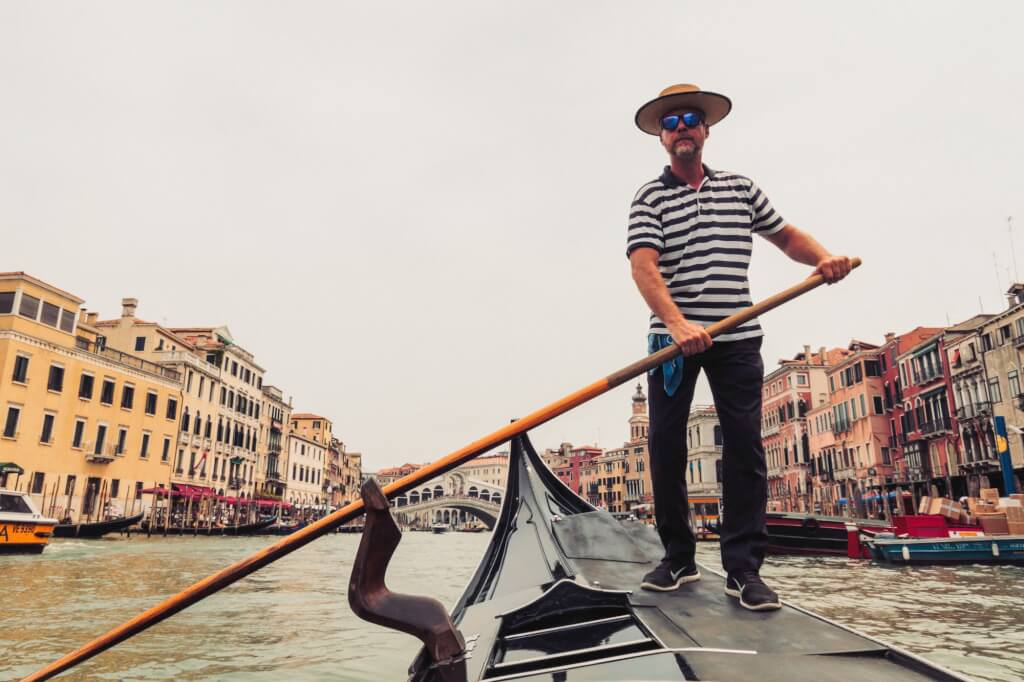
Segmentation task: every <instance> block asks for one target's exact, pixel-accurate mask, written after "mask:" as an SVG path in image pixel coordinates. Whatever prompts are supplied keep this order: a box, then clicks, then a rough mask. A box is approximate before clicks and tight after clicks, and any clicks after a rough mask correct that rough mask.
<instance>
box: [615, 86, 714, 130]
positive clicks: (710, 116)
mask: <svg viewBox="0 0 1024 682" xmlns="http://www.w3.org/2000/svg"><path fill="white" fill-rule="evenodd" d="M688 107H692V108H694V109H700V110H701V111H703V112H704V122H705V123H707V124H708V125H709V126H713V125H715V124H716V123H718V122H719V121H721V120H722V119H723V118H725V117H726V116H728V115H729V111H731V110H732V100H730V99H729V98H728V97H726V96H725V95H720V94H718V93H717V92H706V91H701V92H678V93H675V94H672V95H664V96H662V97H655V98H654V99H652V100H651V101H650V102H648V103H647V104H645V105H643V106H642V107H640V108H639V109H637V112H636V118H635V119H634V120H635V121H636V126H637V128H639V129H640V130H642V131H644V132H645V133H647V134H649V135H660V134H661V119H662V117H664V116H665V115H666V114H667V113H668V112H670V111H672V110H673V109H684V108H688Z"/></svg>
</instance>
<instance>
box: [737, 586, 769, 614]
mask: <svg viewBox="0 0 1024 682" xmlns="http://www.w3.org/2000/svg"><path fill="white" fill-rule="evenodd" d="M725 593H726V594H727V595H729V596H730V597H735V598H736V599H739V600H740V606H742V607H743V608H745V609H747V610H748V611H777V610H779V609H781V608H782V602H777V601H774V602H767V603H765V604H748V603H747V602H745V601H743V595H742V594H740V591H739V590H736V589H733V588H731V587H727V588H725Z"/></svg>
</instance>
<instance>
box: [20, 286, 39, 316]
mask: <svg viewBox="0 0 1024 682" xmlns="http://www.w3.org/2000/svg"><path fill="white" fill-rule="evenodd" d="M18 314H19V315H21V316H22V317H27V318H28V319H30V320H34V319H36V317H38V316H39V299H38V298H36V297H35V296H29V295H28V294H26V293H22V294H21V305H20V306H18Z"/></svg>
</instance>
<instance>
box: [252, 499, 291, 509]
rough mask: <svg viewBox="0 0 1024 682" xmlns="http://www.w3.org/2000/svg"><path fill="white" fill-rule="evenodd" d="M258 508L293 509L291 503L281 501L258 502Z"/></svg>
mask: <svg viewBox="0 0 1024 682" xmlns="http://www.w3.org/2000/svg"><path fill="white" fill-rule="evenodd" d="M256 506H257V507H261V508H264V509H266V508H269V507H281V509H291V508H292V504H291V502H282V501H281V500H256Z"/></svg>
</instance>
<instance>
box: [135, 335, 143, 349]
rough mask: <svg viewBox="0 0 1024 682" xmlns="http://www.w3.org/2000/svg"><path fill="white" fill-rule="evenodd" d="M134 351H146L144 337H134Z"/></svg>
mask: <svg viewBox="0 0 1024 682" xmlns="http://www.w3.org/2000/svg"><path fill="white" fill-rule="evenodd" d="M135 350H137V351H142V350H146V337H145V336H136V337H135Z"/></svg>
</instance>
